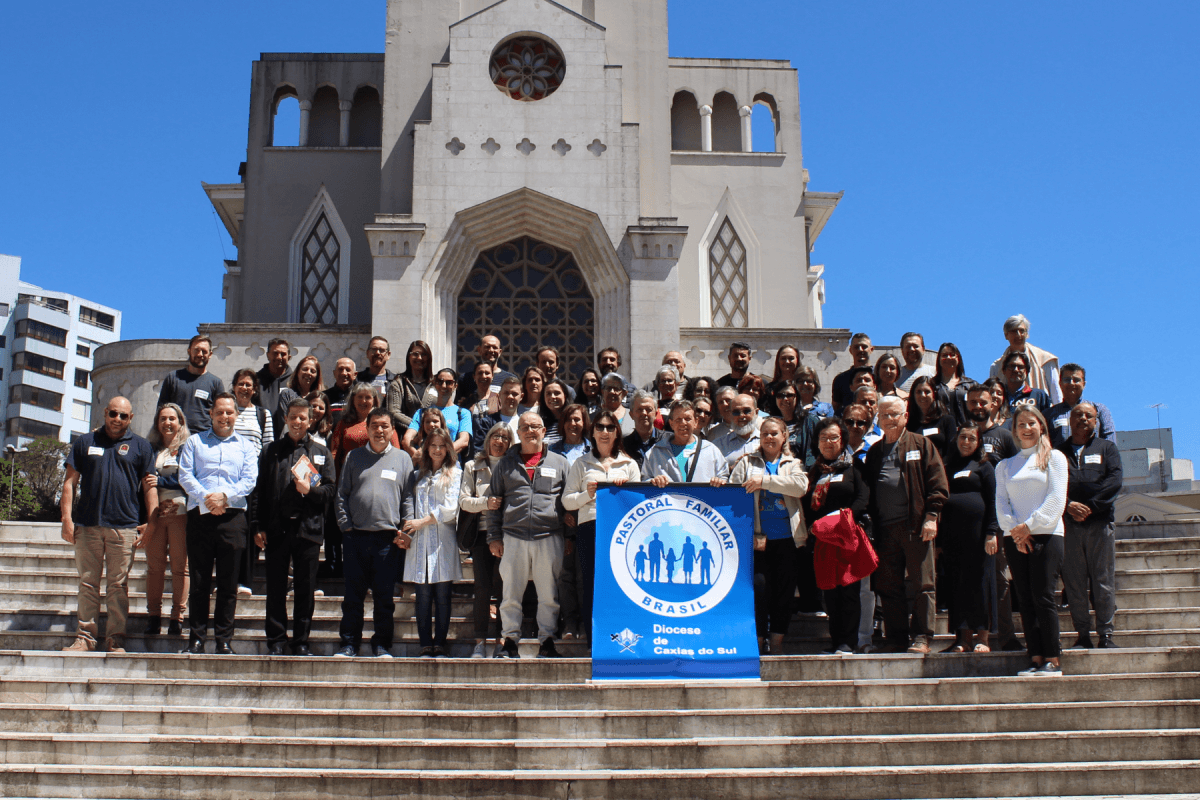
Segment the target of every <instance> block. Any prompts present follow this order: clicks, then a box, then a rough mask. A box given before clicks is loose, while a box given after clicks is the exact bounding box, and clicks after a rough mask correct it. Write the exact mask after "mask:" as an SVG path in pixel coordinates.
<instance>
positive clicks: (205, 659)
mask: <svg viewBox="0 0 1200 800" xmlns="http://www.w3.org/2000/svg"><path fill="white" fill-rule="evenodd" d="M563 644H564V645H565V644H566V643H563ZM1062 663H1063V668H1064V670H1065V671H1066V672H1067V674H1068V675H1127V674H1134V673H1138V674H1148V673H1155V674H1160V673H1186V672H1200V647H1175V648H1127V649H1119V650H1067V651H1065V652H1064V653H1063V655H1062ZM761 664H762V679H763V680H764V681H853V680H881V679H886V680H914V679H918V678H925V679H934V678H960V677H981V676H1012V675H1014V674H1016V672H1017V671H1018V670H1019V669H1023V668H1024V667H1026V666H1027V665H1028V658H1027V657H1026V656H1025V654H1024V652H1007V653H987V654H975V653H965V654H946V655H929V656H918V655H909V654H907V653H900V654H894V655H885V654H877V655H870V656H867V655H854V656H848V655H814V656H765V657H763V658H762V659H761ZM0 676H8V677H53V678H61V677H73V678H76V679H80V680H87V679H90V678H119V677H120V678H130V679H136V680H140V681H144V682H151V683H153V682H163V681H171V680H214V679H216V680H219V679H225V678H229V679H237V680H243V681H248V682H255V681H265V680H272V681H285V680H298V681H325V682H327V683H343V682H346V681H374V682H387V683H402V682H406V681H412V682H417V683H433V682H451V683H488V684H514V683H540V684H550V683H584V682H586V681H587V680H588V679H589V678H590V677H591V662H590V661H588V660H587V659H561V660H540V659H539V660H531V659H522V660H520V661H511V660H508V659H436V660H431V659H375V658H357V659H341V658H290V657H286V658H278V657H275V658H272V657H259V656H250V655H232V656H181V655H174V654H170V655H163V654H156V653H140V654H137V655H129V656H107V655H105V654H103V653H57V652H39V651H25V652H16V651H0Z"/></svg>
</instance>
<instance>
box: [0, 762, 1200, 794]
mask: <svg viewBox="0 0 1200 800" xmlns="http://www.w3.org/2000/svg"><path fill="white" fill-rule="evenodd" d="M1197 781H1200V761H1190V760H1171V761H1166V760H1163V761H1153V760H1149V761H1110V762H1105V761H1091V762H1088V761H1079V762H1037V763H1020V764H991V763H988V764H967V765H928V766H926V765H921V766H910V767H879V766H867V767H844V766H840V765H839V766H836V767H816V768H813V767H778V766H772V767H767V768H759V769H747V768H730V769H706V768H705V769H687V770H672V769H649V770H603V769H583V770H525V769H517V770H490V771H489V770H474V769H461V770H370V769H301V768H292V767H244V768H239V767H226V766H218V767H147V766H138V767H124V766H110V765H103V766H97V765H92V764H89V765H48V764H39V763H37V762H33V763H26V764H16V763H11V764H6V765H3V766H2V767H0V791H3V792H4V794H5V795H7V796H12V795H15V794H18V793H20V794H28V795H38V796H46V795H52V794H59V793H70V794H75V792H74V791H72V789H78V788H80V787H86V789H87V792H88V795H89V796H95V797H99V796H103V797H112V798H117V797H120V798H160V797H163V796H170V797H175V798H198V799H199V800H227V798H228V799H230V800H232V798H235V797H258V798H261V797H323V798H326V797H327V798H354V800H361V798H362V797H365V796H382V795H384V794H386V795H387V796H389V797H394V796H398V795H399V796H421V797H434V798H463V797H492V796H496V795H501V794H503V795H507V796H516V797H523V798H535V797H537V798H540V797H547V798H550V797H553V798H562V797H570V798H572V799H573V800H592V799H593V798H622V799H623V800H643V798H645V799H646V800H662V798H663V797H689V798H697V799H698V800H702V799H703V798H733V797H759V796H763V791H764V789H766V790H767V791H769V792H770V796H772V797H806V798H815V799H817V800H826V799H827V798H828V799H829V800H841V799H842V798H878V797H892V798H895V797H928V796H930V794H931V791H932V792H935V793H936V794H938V795H942V796H945V795H946V794H947V793H949V792H948V791H947V790H953V788H956V787H962V786H964V785H972V786H986V787H987V790H988V791H989V792H997V791H998V792H1001V793H1004V794H1033V793H1037V794H1046V793H1047V792H1049V793H1051V794H1056V793H1057V794H1065V793H1067V792H1075V793H1077V792H1079V791H1091V792H1093V793H1096V794H1099V793H1104V792H1109V793H1112V792H1141V793H1146V792H1171V791H1179V790H1181V787H1189V786H1193V785H1195V784H1196V782H1197Z"/></svg>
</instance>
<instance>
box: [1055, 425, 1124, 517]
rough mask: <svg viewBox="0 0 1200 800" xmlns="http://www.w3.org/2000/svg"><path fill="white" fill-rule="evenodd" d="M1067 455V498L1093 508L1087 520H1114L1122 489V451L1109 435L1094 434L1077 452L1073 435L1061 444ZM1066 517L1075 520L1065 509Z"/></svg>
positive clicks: (1060, 446)
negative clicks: (1104, 437)
mask: <svg viewBox="0 0 1200 800" xmlns="http://www.w3.org/2000/svg"><path fill="white" fill-rule="evenodd" d="M1058 451H1059V452H1060V453H1062V454H1063V455H1064V456H1066V457H1067V467H1068V472H1067V502H1068V503H1070V502H1076V503H1083V504H1084V505H1085V506H1087V507H1088V508H1090V509H1091V510H1092V516H1090V517H1088V521H1092V520H1104V521H1105V522H1106V523H1108V522H1112V521H1113V510H1114V506H1115V504H1116V501H1117V495H1118V494H1119V493H1120V491H1121V451H1120V450H1118V449H1117V446H1116V445H1115V444H1113V443H1112V442H1110V441H1108V440H1107V439H1101V438H1100V437H1099V436H1092V440H1091V441H1090V442H1088V443H1087V444H1085V445H1084V446H1083V448H1082V449H1081V450H1080V451H1079V453H1078V454H1076V452H1075V445H1074V444H1072V442H1071V440H1070V439H1067V440H1066V441H1065V442H1063V443H1062V444H1060V445H1059V446H1058ZM1063 520H1064V521H1067V522H1071V523H1074V521H1075V520H1073V519H1071V517H1070V515H1069V514H1066V513H1065V512H1064V514H1063Z"/></svg>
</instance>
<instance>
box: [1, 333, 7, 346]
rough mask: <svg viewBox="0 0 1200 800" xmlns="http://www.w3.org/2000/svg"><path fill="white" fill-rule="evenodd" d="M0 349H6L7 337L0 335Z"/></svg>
mask: <svg viewBox="0 0 1200 800" xmlns="http://www.w3.org/2000/svg"><path fill="white" fill-rule="evenodd" d="M0 347H8V337H7V336H5V335H4V334H2V333H0Z"/></svg>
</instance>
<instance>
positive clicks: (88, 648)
mask: <svg viewBox="0 0 1200 800" xmlns="http://www.w3.org/2000/svg"><path fill="white" fill-rule="evenodd" d="M95 649H96V643H95V642H93V641H92V640H91V639H86V638H84V637H82V636H78V637H76V638H75V641H73V642H71V643H70V644H69V645H67V646H66V647H64V648H63V652H64V653H90V652H92V651H93V650H95Z"/></svg>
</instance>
